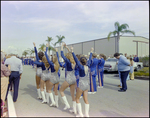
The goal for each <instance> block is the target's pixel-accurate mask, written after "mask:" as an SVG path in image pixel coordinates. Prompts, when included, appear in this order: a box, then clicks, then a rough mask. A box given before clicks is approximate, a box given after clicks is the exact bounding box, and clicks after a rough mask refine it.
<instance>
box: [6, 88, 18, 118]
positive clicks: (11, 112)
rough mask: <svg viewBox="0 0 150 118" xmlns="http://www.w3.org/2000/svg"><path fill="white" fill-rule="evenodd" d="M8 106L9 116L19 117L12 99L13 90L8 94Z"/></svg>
mask: <svg viewBox="0 0 150 118" xmlns="http://www.w3.org/2000/svg"><path fill="white" fill-rule="evenodd" d="M7 107H8V117H17V115H16V111H15V106H14V102H13V100H12V95H11V92H10V91H9V92H8V96H7Z"/></svg>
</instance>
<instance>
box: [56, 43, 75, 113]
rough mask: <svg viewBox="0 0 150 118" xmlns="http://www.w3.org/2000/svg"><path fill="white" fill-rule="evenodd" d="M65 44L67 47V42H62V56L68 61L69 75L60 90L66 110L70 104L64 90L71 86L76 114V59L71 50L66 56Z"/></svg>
mask: <svg viewBox="0 0 150 118" xmlns="http://www.w3.org/2000/svg"><path fill="white" fill-rule="evenodd" d="M64 46H65V47H67V46H66V44H65V43H62V45H61V57H62V58H63V59H64V61H65V63H66V71H67V75H66V78H65V81H64V82H63V84H62V85H61V88H60V90H59V91H60V94H61V97H62V99H63V101H64V103H65V108H64V110H66V109H69V108H70V105H69V103H68V101H67V98H66V96H65V94H64V90H65V89H66V88H67V87H69V86H70V93H71V97H72V101H73V111H74V113H75V114H76V101H75V96H74V91H75V83H76V77H75V75H74V71H75V70H74V68H75V61H74V59H73V56H72V54H71V53H70V52H69V53H67V55H66V57H65V56H64V53H63V47H64Z"/></svg>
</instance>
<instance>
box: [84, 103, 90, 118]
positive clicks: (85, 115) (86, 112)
mask: <svg viewBox="0 0 150 118" xmlns="http://www.w3.org/2000/svg"><path fill="white" fill-rule="evenodd" d="M89 106H90V105H89V104H85V114H84V117H89Z"/></svg>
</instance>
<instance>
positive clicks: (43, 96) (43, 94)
mask: <svg viewBox="0 0 150 118" xmlns="http://www.w3.org/2000/svg"><path fill="white" fill-rule="evenodd" d="M41 94H42V99H43V101H42V104H43V103H46V99H45V93H44V91H41Z"/></svg>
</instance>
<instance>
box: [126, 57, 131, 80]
mask: <svg viewBox="0 0 150 118" xmlns="http://www.w3.org/2000/svg"><path fill="white" fill-rule="evenodd" d="M126 58H127V60H128V61H129V62H130V57H126ZM128 80H130V76H129V74H128V76H127V81H128Z"/></svg>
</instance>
